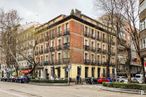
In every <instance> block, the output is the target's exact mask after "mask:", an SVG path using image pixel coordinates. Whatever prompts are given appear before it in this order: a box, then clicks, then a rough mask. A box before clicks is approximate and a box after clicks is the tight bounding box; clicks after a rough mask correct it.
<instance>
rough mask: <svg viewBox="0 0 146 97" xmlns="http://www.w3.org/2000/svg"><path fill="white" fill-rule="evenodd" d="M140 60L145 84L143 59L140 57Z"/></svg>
mask: <svg viewBox="0 0 146 97" xmlns="http://www.w3.org/2000/svg"><path fill="white" fill-rule="evenodd" d="M140 60H141V65H142V73H143V82H144V83H146V80H145V79H146V78H145V68H144V58H143V57H141V58H140Z"/></svg>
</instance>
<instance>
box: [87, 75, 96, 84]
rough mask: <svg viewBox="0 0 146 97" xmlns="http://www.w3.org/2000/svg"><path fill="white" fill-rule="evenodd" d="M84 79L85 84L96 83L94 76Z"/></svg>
mask: <svg viewBox="0 0 146 97" xmlns="http://www.w3.org/2000/svg"><path fill="white" fill-rule="evenodd" d="M85 81H86V84H97V79H96V78H92V77H88V78H86V79H85Z"/></svg>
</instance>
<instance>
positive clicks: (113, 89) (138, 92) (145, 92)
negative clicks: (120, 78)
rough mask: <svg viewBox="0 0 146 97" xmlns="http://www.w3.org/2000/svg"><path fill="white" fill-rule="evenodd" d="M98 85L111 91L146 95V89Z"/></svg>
mask: <svg viewBox="0 0 146 97" xmlns="http://www.w3.org/2000/svg"><path fill="white" fill-rule="evenodd" d="M97 87H98V88H100V89H102V90H106V91H111V92H120V93H129V94H139V95H146V91H143V90H137V89H122V88H111V87H104V86H102V85H100V86H97Z"/></svg>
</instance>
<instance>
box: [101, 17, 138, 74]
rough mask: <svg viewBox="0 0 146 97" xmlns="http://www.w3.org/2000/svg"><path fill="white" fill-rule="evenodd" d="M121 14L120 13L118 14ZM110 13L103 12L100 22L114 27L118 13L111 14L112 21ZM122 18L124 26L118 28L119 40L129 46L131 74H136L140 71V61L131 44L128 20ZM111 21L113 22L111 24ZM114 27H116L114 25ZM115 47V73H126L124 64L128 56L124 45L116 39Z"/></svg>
mask: <svg viewBox="0 0 146 97" xmlns="http://www.w3.org/2000/svg"><path fill="white" fill-rule="evenodd" d="M119 16H121V15H119ZM111 17H112V16H111V14H105V15H103V16H101V17H100V18H99V20H100V22H101V23H103V24H105V25H107V26H108V27H111V28H112V27H115V25H116V23H117V22H116V21H117V17H118V14H114V15H113V22H112V20H111ZM122 19H123V21H122V22H123V24H124V25H125V26H123V27H121V28H120V32H119V34H120V37H119V38H120V40H121V41H123V43H125V44H126V45H127V46H129V48H131V74H136V73H138V72H140V62H139V59H138V56H137V54H136V51H135V49H134V45H133V42H132V40H131V38H130V34H129V29H130V27H129V25H128V22H127V20H126V18H125V17H122ZM112 23H113V24H112ZM115 28H116V27H115ZM116 47H117V48H116V49H117V56H116V57H117V60H116V61H117V64H116V65H117V74H118V75H126V71H127V68H128V67H127V66H128V65H127V64H126V61H127V58H128V57H129V56H128V52H126V51H127V50H126V48H125V47H124V45H121V44H120V43H119V41H118V39H116Z"/></svg>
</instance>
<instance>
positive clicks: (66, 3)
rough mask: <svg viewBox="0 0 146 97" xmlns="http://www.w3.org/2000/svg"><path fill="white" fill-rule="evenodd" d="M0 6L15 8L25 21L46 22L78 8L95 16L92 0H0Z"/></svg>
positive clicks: (6, 8) (7, 8)
mask: <svg viewBox="0 0 146 97" xmlns="http://www.w3.org/2000/svg"><path fill="white" fill-rule="evenodd" d="M0 2H1V3H0V8H4V9H5V10H9V9H16V10H17V11H18V13H19V14H20V16H21V17H22V18H23V21H22V22H23V23H25V22H33V21H37V22H41V23H43V22H47V21H49V20H50V19H52V18H54V17H56V16H58V15H60V14H69V13H70V11H71V9H75V8H77V9H79V10H81V11H82V12H83V13H84V14H86V15H88V16H91V17H94V18H95V17H96V16H97V15H98V14H96V13H95V10H94V8H93V6H94V4H93V0H13V1H12V0H0Z"/></svg>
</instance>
